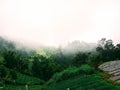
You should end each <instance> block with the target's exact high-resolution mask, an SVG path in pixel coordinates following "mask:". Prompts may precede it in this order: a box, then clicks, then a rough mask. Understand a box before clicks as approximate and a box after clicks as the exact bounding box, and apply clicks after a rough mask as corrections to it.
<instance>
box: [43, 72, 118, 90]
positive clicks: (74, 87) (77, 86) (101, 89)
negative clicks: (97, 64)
mask: <svg viewBox="0 0 120 90" xmlns="http://www.w3.org/2000/svg"><path fill="white" fill-rule="evenodd" d="M67 88H70V90H120V89H119V88H118V87H116V86H115V85H113V84H111V83H110V82H107V81H105V80H103V79H102V78H101V77H100V76H98V75H95V74H93V75H88V76H79V77H75V78H73V79H69V80H65V81H61V82H59V83H56V84H52V85H50V86H49V87H47V88H46V89H45V90H67Z"/></svg>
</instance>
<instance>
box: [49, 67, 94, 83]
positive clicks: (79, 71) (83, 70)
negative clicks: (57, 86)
mask: <svg viewBox="0 0 120 90" xmlns="http://www.w3.org/2000/svg"><path fill="white" fill-rule="evenodd" d="M94 72H95V70H94V69H93V68H92V67H90V66H89V65H82V66H81V67H80V68H77V67H70V68H68V69H66V70H64V71H62V72H60V73H56V74H55V75H54V76H53V77H52V78H51V79H50V80H49V81H48V83H47V84H51V83H56V82H59V81H62V80H67V79H69V78H73V77H75V76H79V75H89V74H93V73H94Z"/></svg>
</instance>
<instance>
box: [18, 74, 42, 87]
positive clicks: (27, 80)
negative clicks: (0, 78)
mask: <svg viewBox="0 0 120 90" xmlns="http://www.w3.org/2000/svg"><path fill="white" fill-rule="evenodd" d="M16 83H17V84H21V85H26V84H32V85H35V84H38V85H39V84H43V83H44V81H43V80H40V79H39V78H36V77H32V76H28V75H25V74H21V73H19V72H17V79H16Z"/></svg>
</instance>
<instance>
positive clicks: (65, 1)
mask: <svg viewBox="0 0 120 90" xmlns="http://www.w3.org/2000/svg"><path fill="white" fill-rule="evenodd" d="M119 33H120V0H0V35H1V36H6V37H8V38H9V39H12V40H18V41H20V42H24V43H26V42H30V43H31V42H32V43H34V44H45V45H54V46H57V45H59V44H65V43H68V42H71V41H73V40H80V41H86V42H97V41H98V40H99V39H101V38H102V37H106V38H108V39H109V38H111V39H113V40H114V42H120V35H119Z"/></svg>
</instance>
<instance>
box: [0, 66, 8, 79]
mask: <svg viewBox="0 0 120 90" xmlns="http://www.w3.org/2000/svg"><path fill="white" fill-rule="evenodd" d="M6 75H7V68H6V67H5V66H4V65H0V78H4V77H5V76H6Z"/></svg>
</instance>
